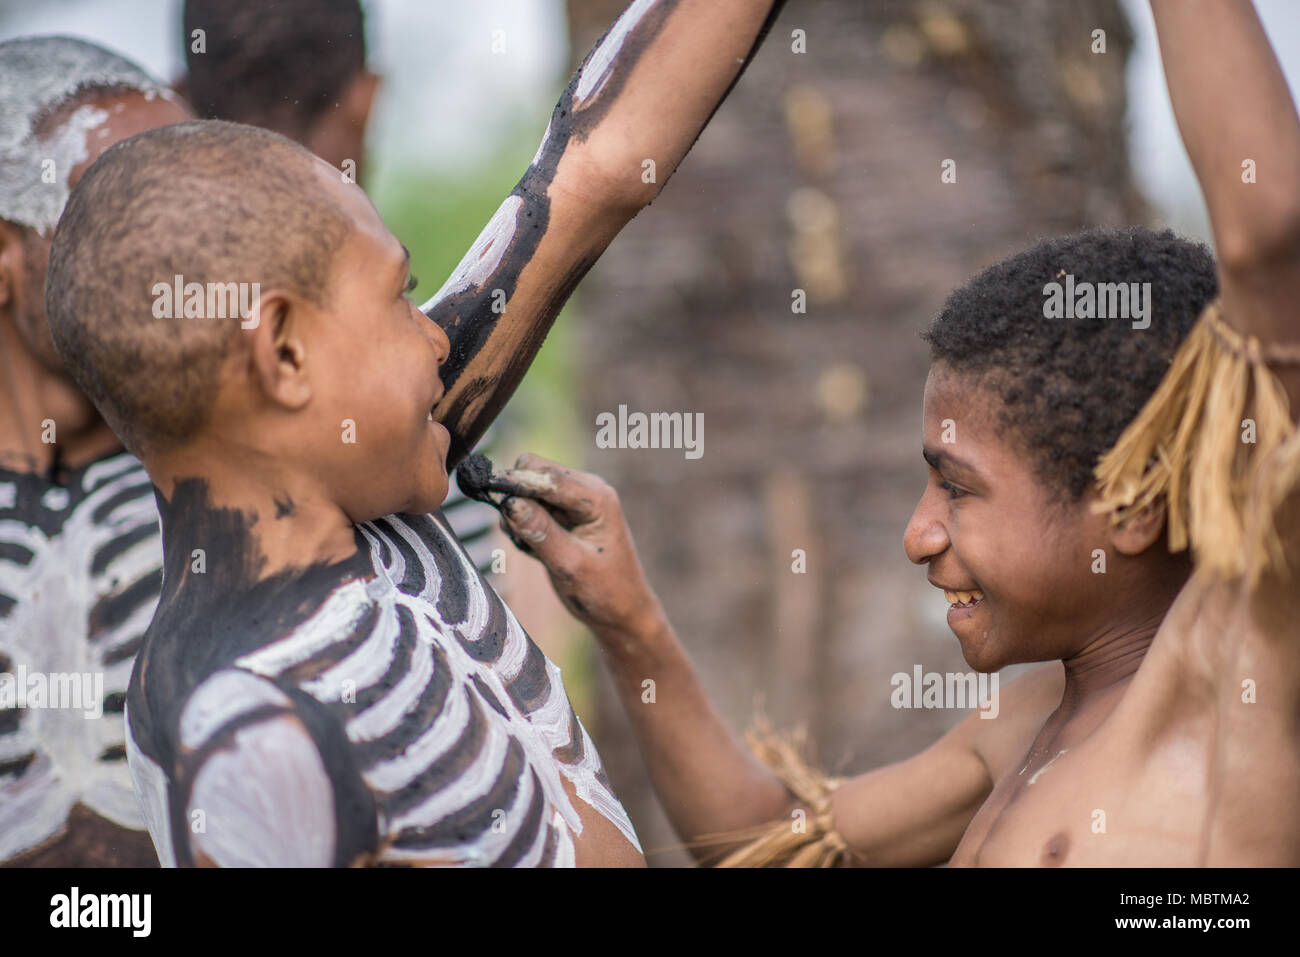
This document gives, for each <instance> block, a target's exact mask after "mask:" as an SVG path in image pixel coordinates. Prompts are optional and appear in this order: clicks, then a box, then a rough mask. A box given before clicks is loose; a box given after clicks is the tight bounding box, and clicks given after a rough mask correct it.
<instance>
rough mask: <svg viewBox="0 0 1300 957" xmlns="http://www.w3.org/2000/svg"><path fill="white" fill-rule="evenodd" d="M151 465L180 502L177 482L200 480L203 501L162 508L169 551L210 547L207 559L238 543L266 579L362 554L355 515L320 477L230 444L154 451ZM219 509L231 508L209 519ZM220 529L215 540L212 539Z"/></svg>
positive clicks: (185, 553) (157, 481) (186, 556)
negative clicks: (207, 450)
mask: <svg viewBox="0 0 1300 957" xmlns="http://www.w3.org/2000/svg"><path fill="white" fill-rule="evenodd" d="M145 464H146V467H147V468H148V471H149V475H150V477H151V478H152V479H153V482H154V485H156V486H157V487H158V488H159V489H161V490H162V491H163V495H164V498H166V500H167V501H168V502H169V503H171V504H173V505H174V504H175V501H174V494H175V491H176V488H177V483H181V482H185V481H186V480H197V481H198V482H200V483H201V492H202V498H203V505H202V507H201V508H199V509H194V508H188V507H187V508H182V509H176V508H171V509H164V510H163V513H164V520H163V548H164V551H166V552H173V551H177V550H179V551H180V552H181V553H182V554H181V555H180V558H181V559H183V560H184V561H185V562H186V563H189V561H190V555H191V552H192V551H193V549H196V548H203V549H204V550H205V553H206V555H207V560H208V561H222V560H225V559H223V558H222V557H220V556H222V555H224V554H225V552H226V551H227V550H228V549H230V548H231V547H234V548H236V549H239V550H246V551H247V554H246V555H244V556H242V560H245V561H247V562H249V563H250V564H251V565H252V566H255V568H256V577H257V578H259V579H261V578H266V577H269V576H270V575H273V574H275V573H276V572H279V571H284V570H286V569H289V568H297V567H305V566H308V565H313V564H317V563H333V562H339V561H343V560H345V559H347V558H349V557H351V556H352V555H354V554H356V550H357V548H356V532H355V529H354V526H353V524H352V522H351V521H350V520H349V519H348V517H347V515H346V514H345V513H344V512H343V510H342V509H341V508H340V507H339V506H338V504H337V503H335V502H334V501H333V500H332V499H331V498H330V497H329V495H328V493H327V490H326V489H325V488H324V487H323V486H322V485H321V484H320V483H319V482H318V481H316V480H315V479H313V478H312V477H311V476H307V475H302V474H300V473H296V472H293V471H290V470H286V469H285V468H284V467H283V466H282V465H280V464H275V465H272V464H271V463H269V462H268V461H267V459H266V458H265V457H264V456H261V455H259V454H257V453H255V452H252V451H250V450H248V449H235V450H231V452H230V453H228V454H227V455H225V456H223V457H220V458H218V457H215V456H212V455H205V454H204V453H203V452H202V451H198V450H193V449H189V450H186V451H183V452H177V453H170V454H167V455H162V456H148V457H147V458H146V462H145ZM218 511H221V512H222V513H224V514H223V516H222V521H220V522H215V523H210V519H211V518H212V517H213V516H215V515H216V514H217V512H218ZM231 522H234V524H235V525H236V526H237V529H236V534H235V535H233V536H231V539H232V540H231V541H230V542H226V541H222V540H221V539H222V537H223V536H224V535H226V534H228V533H229V531H230V529H231V525H230V523H231ZM205 526H206V527H205ZM213 529H217V530H218V531H213ZM214 534H215V535H216V536H217V539H216V540H214V541H205V539H206V538H209V537H211V536H212V535H214ZM229 558H230V559H231V560H235V559H238V558H240V556H229ZM169 564H170V562H169Z"/></svg>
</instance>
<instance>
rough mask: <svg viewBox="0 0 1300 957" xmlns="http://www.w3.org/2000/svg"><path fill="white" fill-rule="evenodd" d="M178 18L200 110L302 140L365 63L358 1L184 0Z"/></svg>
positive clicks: (191, 89) (194, 98) (194, 99)
mask: <svg viewBox="0 0 1300 957" xmlns="http://www.w3.org/2000/svg"><path fill="white" fill-rule="evenodd" d="M182 20H183V22H184V29H185V63H186V68H187V69H188V70H189V94H190V102H191V103H193V104H194V109H195V110H196V111H197V112H198V114H199V116H201V117H205V118H211V119H219V120H233V121H235V122H238V123H251V124H252V125H254V126H264V127H266V128H268V129H272V130H275V131H277V132H279V133H283V134H284V135H286V136H289V137H291V138H293V139H296V140H299V141H301V140H302V139H303V138H304V136H305V135H306V132H307V130H308V129H309V128H310V127H311V125H312V123H313V122H315V120H316V119H317V118H318V117H319V116H320V114H321V113H322V112H324V111H325V110H326V109H327V108H328V107H330V106H331V105H332V104H333V103H334V102H335V101H336V100H337V98H338V96H339V94H340V93H341V92H342V91H343V89H344V87H345V86H346V85H347V83H348V81H349V80H351V79H352V78H353V77H354V76H356V75H357V74H358V73H360V72H361V71H362V70H363V69H365V65H366V38H365V16H364V14H363V12H362V9H361V3H360V0H277V2H275V3H267V2H266V0H186V3H185V12H184V15H183V17H182ZM195 30H202V31H203V44H204V48H205V49H204V52H198V51H197V49H196V48H197V46H198V44H197V43H196V42H195V37H194V31H195Z"/></svg>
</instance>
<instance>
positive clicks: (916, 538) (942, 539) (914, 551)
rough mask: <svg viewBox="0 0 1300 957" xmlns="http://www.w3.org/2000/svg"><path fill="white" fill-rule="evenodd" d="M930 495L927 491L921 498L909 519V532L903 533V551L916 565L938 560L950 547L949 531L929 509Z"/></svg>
mask: <svg viewBox="0 0 1300 957" xmlns="http://www.w3.org/2000/svg"><path fill="white" fill-rule="evenodd" d="M929 494H930V493H929V491H928V490H927V491H926V493H925V495H923V496H921V501H919V502H917V504H916V509H915V511H913V512H912V517H911V518H910V519H908V522H907V530H906V531H905V532H903V549H904V550H905V551H906V552H907V557H908V558H909V559H910V560H911V561H912V563H913V564H916V565H924V564H925V563H926V562H928V561H930V560H931V559H934V558H937V557H938V556H939V555H942V554H943V552H944V550H945V549H947V547H948V530H947V529H946V528H944V526H943V523H942V522H940V521H939V520H938V518H937V517H936V516H935V515H933V514H932V513H931V511H930V509H929V508H927V502H926V499H927V498H928V497H929Z"/></svg>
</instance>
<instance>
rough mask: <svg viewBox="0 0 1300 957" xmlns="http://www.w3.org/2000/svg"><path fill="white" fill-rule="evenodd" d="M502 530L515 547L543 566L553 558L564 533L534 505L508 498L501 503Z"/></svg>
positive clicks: (514, 496) (517, 497) (557, 523)
mask: <svg viewBox="0 0 1300 957" xmlns="http://www.w3.org/2000/svg"><path fill="white" fill-rule="evenodd" d="M501 517H502V518H504V519H505V525H506V530H507V531H508V532H509V534H510V536H511V537H512V538H514V539H515V540H516V541H515V543H516V544H518V545H522V546H526V547H527V551H530V552H532V553H533V554H534V555H536V556H537V557H538V558H539V559H541V560H542V561H543V562H546V563H547V564H549V561H548V558H549V557H553V556H554V555H555V552H556V549H558V548H560V547H561V544H562V542H563V539H564V529H563V528H562V527H561V526H560V523H559V522H557V521H556V520H555V519H554V517H552V515H551V513H550V512H548V511H547V510H546V509H545V508H543V507H542V506H541V505H539V504H537V503H536V502H532V501H529V500H528V499H526V498H521V497H520V496H518V495H511V496H509V497H508V498H506V499H505V500H504V501H503V502H502V503H501Z"/></svg>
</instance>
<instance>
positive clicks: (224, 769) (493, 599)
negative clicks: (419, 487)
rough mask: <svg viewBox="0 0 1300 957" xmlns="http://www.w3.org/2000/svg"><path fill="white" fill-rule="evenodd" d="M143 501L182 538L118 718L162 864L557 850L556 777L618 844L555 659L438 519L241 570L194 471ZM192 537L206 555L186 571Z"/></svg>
mask: <svg viewBox="0 0 1300 957" xmlns="http://www.w3.org/2000/svg"><path fill="white" fill-rule="evenodd" d="M159 508H160V510H161V511H162V513H163V516H164V525H165V527H167V528H169V529H172V528H176V529H184V530H185V534H184V539H185V544H184V545H181V544H176V545H174V546H173V543H172V541H170V540H169V542H168V549H169V551H168V559H167V572H166V586H165V589H164V591H165V597H164V600H163V603H162V606H161V607H160V609H159V612H158V616H157V618H156V620H155V622H154V624H153V626H152V627H151V628H150V631H149V635H148V637H147V638H146V647H145V651H144V652H143V653H142V654H141V657H140V663H139V666H138V673H137V676H136V679H135V680H134V681H133V682H132V686H131V691H130V696H129V699H128V704H127V709H126V710H127V724H128V728H129V732H128V734H129V739H130V740H129V744H128V748H129V752H130V760H131V770H132V774H133V776H134V778H135V784H136V789H137V791H138V793H139V795H140V798H141V801H142V803H143V804H144V807H145V817H146V819H147V821H148V825H149V830H150V832H151V833H152V834H153V836H154V841H155V844H156V846H157V847H158V851H159V856H160V858H161V859H162V861H163V863H164V864H168V865H181V866H186V865H192V864H195V863H200V862H203V861H211V862H214V863H217V864H221V865H225V866H239V865H281V866H283V865H302V866H313V865H314V866H324V865H347V864H357V863H367V864H424V863H434V862H436V863H447V864H462V865H481V866H562V865H566V864H572V863H573V856H574V850H573V839H574V837H575V836H577V835H580V834H581V832H582V823H581V821H580V820H579V817H578V814H577V812H576V810H575V809H574V807H573V803H572V801H570V800H569V798H568V795H567V794H566V792H565V790H564V783H563V782H564V780H566V779H567V780H568V781H569V782H570V783H571V785H572V787H573V788H574V790H575V792H576V793H577V794H578V796H579V797H580V798H581V799H582V800H584V801H585V802H587V803H588V804H590V805H591V806H592V807H594V808H595V809H596V810H597V811H599V812H600V813H601V814H602V815H604V816H605V817H606V818H607V819H608V820H609V821H611V822H612V823H613V824H614V825H615V826H616V827H617V828H618V829H619V831H620V832H622V834H623V835H624V836H625V837H626V838H627V839H628V841H629V842H630V843H632V844H633V845H634V846H635V845H636V844H637V841H636V835H635V832H634V831H633V829H632V825H631V822H630V821H628V819H627V815H626V814H625V812H624V811H623V808H622V805H621V804H620V803H619V801H618V799H617V797H615V796H614V793H613V790H612V789H611V787H610V785H609V781H608V780H607V779H606V777H605V774H604V771H603V769H602V767H601V763H600V758H599V756H598V754H597V753H596V750H595V748H594V746H593V745H592V743H591V739H590V738H589V737H588V736H587V733H586V731H585V729H584V728H583V727H582V724H581V722H580V721H579V720H578V717H577V715H576V714H575V713H574V711H573V708H572V706H571V705H570V703H569V700H568V697H567V695H566V694H565V692H564V687H563V684H562V682H561V679H560V672H559V669H558V668H556V667H555V665H554V664H552V663H551V662H550V661H549V660H548V659H547V658H546V656H545V655H544V654H543V653H542V652H541V650H540V649H539V648H538V647H537V646H536V645H535V644H534V643H533V642H532V640H531V639H529V637H528V636H527V634H526V633H525V632H524V631H523V629H522V628H521V627H520V626H519V623H518V622H517V621H516V620H515V618H514V616H513V615H512V614H511V613H510V611H509V609H508V608H507V607H506V606H505V604H504V603H503V602H502V601H501V599H500V598H499V597H498V596H497V595H496V593H495V592H494V591H493V590H492V588H491V586H490V585H488V584H487V583H486V582H485V581H484V580H483V578H482V577H481V576H480V575H479V573H478V571H477V569H475V567H474V564H473V562H472V561H471V560H470V558H469V556H468V555H467V554H466V552H465V550H464V549H463V547H461V545H460V544H459V542H457V541H456V539H455V537H454V536H453V535H452V534H451V533H450V530H449V528H448V527H446V526H445V524H443V523H442V522H441V521H439V520H438V519H435V518H434V517H433V516H408V515H401V516H398V515H394V516H389V517H387V518H384V519H380V520H378V521H375V522H369V523H365V524H363V525H360V526H358V527H357V542H358V552H357V554H356V555H355V556H354V557H353V558H352V559H349V560H347V561H344V562H342V563H338V564H335V565H330V566H313V567H311V568H308V569H303V570H297V571H295V572H292V573H282V574H279V575H274V576H271V577H269V578H266V579H263V580H261V581H256V580H254V576H255V575H256V569H257V567H258V565H259V559H258V557H257V555H256V553H255V549H253V548H252V546H251V545H250V544H249V541H250V540H249V535H248V518H247V516H246V515H244V514H243V513H238V512H233V511H229V510H222V509H213V508H211V507H209V506H208V504H207V501H206V492H205V486H204V484H203V483H202V482H201V481H198V480H192V481H190V482H187V483H184V484H183V485H178V487H177V490H176V492H175V494H174V495H173V499H172V503H171V504H170V505H168V504H167V503H165V502H163V501H161V500H160V502H159ZM198 542H205V543H206V544H207V547H208V548H210V549H213V550H214V551H218V552H219V553H220V554H222V555H223V556H224V558H223V559H222V561H221V563H220V568H217V567H215V566H209V568H208V572H207V573H206V574H205V575H197V574H194V573H192V572H191V571H190V569H189V562H190V557H189V556H190V554H191V550H190V548H189V547H188V546H189V545H190V544H197V543H198ZM232 569H233V570H234V571H230V570H232ZM230 594H239V595H241V596H244V597H243V599H242V600H241V601H240V602H239V603H232V602H230V601H228V600H227V597H226V596H228V595H230ZM232 782H238V787H231V783H232ZM250 782H251V784H250Z"/></svg>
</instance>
